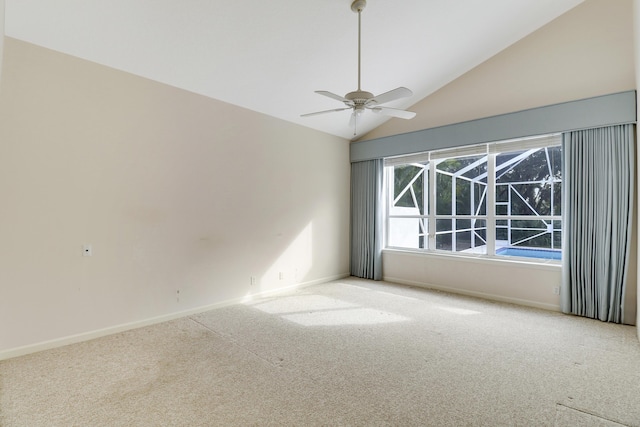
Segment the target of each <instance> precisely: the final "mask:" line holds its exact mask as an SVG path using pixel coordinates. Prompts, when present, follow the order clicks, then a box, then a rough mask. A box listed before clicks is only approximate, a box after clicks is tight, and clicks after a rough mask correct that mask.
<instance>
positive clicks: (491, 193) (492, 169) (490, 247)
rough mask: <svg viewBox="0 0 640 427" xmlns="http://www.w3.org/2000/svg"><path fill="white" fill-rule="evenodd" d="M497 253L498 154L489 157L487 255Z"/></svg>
mask: <svg viewBox="0 0 640 427" xmlns="http://www.w3.org/2000/svg"><path fill="white" fill-rule="evenodd" d="M495 254H496V155H495V154H493V153H492V154H489V155H488V157H487V255H495Z"/></svg>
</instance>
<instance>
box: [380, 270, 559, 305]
mask: <svg viewBox="0 0 640 427" xmlns="http://www.w3.org/2000/svg"><path fill="white" fill-rule="evenodd" d="M383 280H384V281H385V282H392V283H398V284H401V285H407V286H415V287H417V288H425V289H435V290H438V291H443V292H449V293H452V294H459V295H466V296H470V297H476V298H482V299H488V300H492V301H500V302H506V303H510V304H517V305H523V306H526V307H533V308H541V309H543V310H550V311H561V310H560V306H559V305H554V304H546V303H542V302H537V301H530V300H526V299H521V298H513V297H505V296H503V295H494V294H488V293H484V292H477V291H468V290H465V289H457V288H450V287H447V286H438V285H433V284H431V283H423V282H416V281H412V280H404V279H399V278H397V277H389V276H385V277H384V278H383Z"/></svg>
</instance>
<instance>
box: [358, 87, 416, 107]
mask: <svg viewBox="0 0 640 427" xmlns="http://www.w3.org/2000/svg"><path fill="white" fill-rule="evenodd" d="M411 95H413V92H411V90H409V89H407V88H406V87H399V88H397V89H393V90H390V91H389V92H385V93H382V94H380V95H378V96H374V97H373V98H372V99H371V100H370V101H369V102H368V103H367V104H369V103H371V104H384V103H385V102H391V101H395V100H396V99H400V98H406V97H409V96H411Z"/></svg>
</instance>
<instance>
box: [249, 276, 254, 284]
mask: <svg viewBox="0 0 640 427" xmlns="http://www.w3.org/2000/svg"><path fill="white" fill-rule="evenodd" d="M249 283H251V286H254V285H255V284H256V276H251V278H250V279H249Z"/></svg>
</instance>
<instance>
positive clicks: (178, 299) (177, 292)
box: [176, 289, 180, 302]
mask: <svg viewBox="0 0 640 427" xmlns="http://www.w3.org/2000/svg"><path fill="white" fill-rule="evenodd" d="M176 302H180V289H176Z"/></svg>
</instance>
